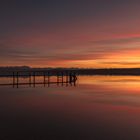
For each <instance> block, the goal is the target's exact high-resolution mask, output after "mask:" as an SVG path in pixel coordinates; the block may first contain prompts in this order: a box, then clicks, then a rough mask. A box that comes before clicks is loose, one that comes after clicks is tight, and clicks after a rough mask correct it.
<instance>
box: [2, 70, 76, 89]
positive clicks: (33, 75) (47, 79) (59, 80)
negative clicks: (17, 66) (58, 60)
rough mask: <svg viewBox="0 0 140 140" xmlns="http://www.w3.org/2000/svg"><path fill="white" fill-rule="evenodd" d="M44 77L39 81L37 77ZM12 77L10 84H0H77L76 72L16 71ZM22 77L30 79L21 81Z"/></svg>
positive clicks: (32, 85)
mask: <svg viewBox="0 0 140 140" xmlns="http://www.w3.org/2000/svg"><path fill="white" fill-rule="evenodd" d="M38 76H40V77H42V78H41V79H42V80H41V81H40V82H38V81H37V80H36V79H37V77H38ZM52 76H53V77H56V80H54V79H53V80H52V79H51V78H52ZM10 77H11V78H12V83H9V84H0V85H1V86H2V85H3V86H8V85H9V86H10V85H12V86H13V87H17V88H18V87H19V86H20V85H29V87H35V86H36V85H44V87H45V86H46V85H47V86H50V85H51V84H56V85H60V84H61V85H62V86H63V85H64V84H65V85H66V86H68V85H74V86H75V85H76V81H77V76H76V73H75V72H65V71H64V72H63V71H60V72H53V71H52V72H51V71H15V72H13V74H12V75H10ZM21 78H26V79H27V80H28V81H26V82H20V81H21V80H20V79H21Z"/></svg>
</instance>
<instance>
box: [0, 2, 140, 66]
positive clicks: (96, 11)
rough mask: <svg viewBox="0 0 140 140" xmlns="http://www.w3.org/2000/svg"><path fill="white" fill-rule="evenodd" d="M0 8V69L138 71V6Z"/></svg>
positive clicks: (66, 4)
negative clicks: (18, 67)
mask: <svg viewBox="0 0 140 140" xmlns="http://www.w3.org/2000/svg"><path fill="white" fill-rule="evenodd" d="M60 1H61V0H60ZM7 7H8V9H7V11H5V9H6V8H7ZM0 8H1V10H2V12H1V13H0V16H1V19H2V20H1V26H0V30H1V32H0V66H22V65H27V66H31V67H80V68H136V67H139V68H140V56H139V54H140V28H139V25H140V18H139V13H140V2H138V1H135V0H134V1H131V0H128V1H127V2H126V1H115V0H113V1H111V2H110V3H106V2H105V1H103V0H101V1H96V0H95V1H94V2H93V1H90V0H85V1H82V2H79V1H78V0H75V1H69V0H66V1H61V2H58V1H56V0H54V3H53V2H50V1H48V0H46V1H45V0H41V1H40V2H34V3H33V2H29V1H26V0H24V1H22V0H21V1H20V2H18V1H17V0H15V1H14V2H9V3H6V2H2V4H1V7H0Z"/></svg>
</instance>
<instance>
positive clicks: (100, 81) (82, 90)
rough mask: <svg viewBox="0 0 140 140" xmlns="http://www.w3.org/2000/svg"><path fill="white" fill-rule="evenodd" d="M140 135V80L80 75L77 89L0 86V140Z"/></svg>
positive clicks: (103, 139)
mask: <svg viewBox="0 0 140 140" xmlns="http://www.w3.org/2000/svg"><path fill="white" fill-rule="evenodd" d="M23 80H27V79H26V78H23ZM38 80H40V77H38ZM7 81H8V82H9V81H10V78H0V83H4V82H7ZM139 131H140V77H139V76H79V77H78V81H77V83H76V86H74V85H65V84H64V85H63V86H62V85H61V84H60V85H56V84H53V85H50V86H49V87H47V86H46V87H44V86H43V85H37V86H36V87H29V86H28V85H24V86H19V88H13V87H12V86H0V140H11V139H14V140H140V132H139Z"/></svg>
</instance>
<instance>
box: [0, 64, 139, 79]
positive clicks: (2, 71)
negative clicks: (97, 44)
mask: <svg viewBox="0 0 140 140" xmlns="http://www.w3.org/2000/svg"><path fill="white" fill-rule="evenodd" d="M13 72H15V73H16V72H19V75H21V76H22V75H26V76H28V73H29V72H35V73H36V75H38V76H39V75H40V76H41V75H42V72H45V73H48V72H49V73H50V74H51V75H55V74H58V73H62V72H63V74H65V73H68V72H74V73H76V74H77V75H110V76H111V75H114V76H117V75H118V76H121V75H122V76H125V75H126V76H128V75H132V76H140V68H107V69H104V68H102V69H95V68H94V69H86V68H30V67H27V66H23V67H0V77H9V76H12V75H13Z"/></svg>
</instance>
